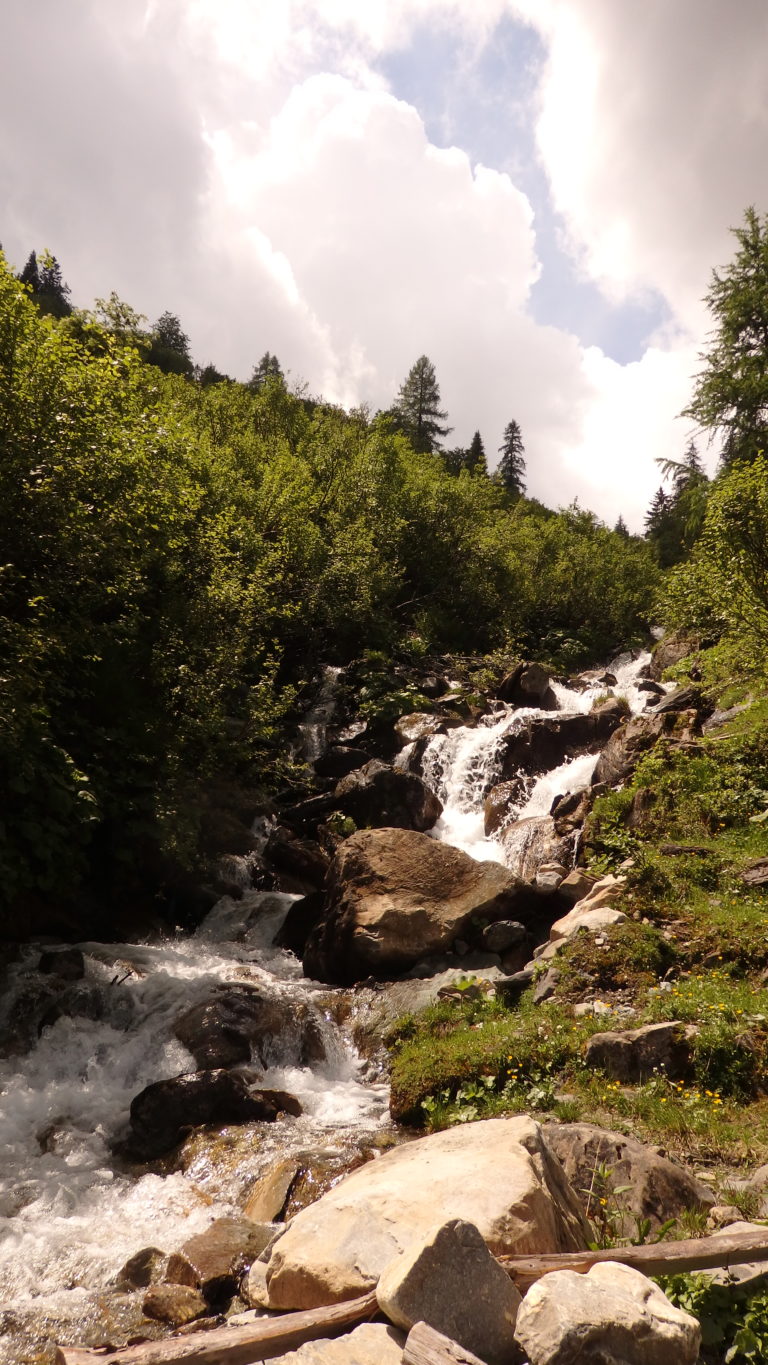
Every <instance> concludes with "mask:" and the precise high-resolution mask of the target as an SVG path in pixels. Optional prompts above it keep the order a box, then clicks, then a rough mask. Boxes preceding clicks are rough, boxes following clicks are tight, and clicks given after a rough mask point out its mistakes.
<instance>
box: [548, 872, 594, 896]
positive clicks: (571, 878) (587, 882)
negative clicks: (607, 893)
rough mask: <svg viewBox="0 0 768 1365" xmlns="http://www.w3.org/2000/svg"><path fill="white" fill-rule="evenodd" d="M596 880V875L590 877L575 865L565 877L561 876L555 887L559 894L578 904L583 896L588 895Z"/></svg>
mask: <svg viewBox="0 0 768 1365" xmlns="http://www.w3.org/2000/svg"><path fill="white" fill-rule="evenodd" d="M596 881H597V877H591V876H590V874H589V873H588V872H584V871H583V870H582V869H581V868H580V867H575V868H574V869H573V871H572V872H569V873H568V876H567V877H563V880H562V881H561V883H560V885H559V887H558V888H557V889H558V891H559V892H560V895H561V896H564V897H565V898H566V899H567V900H569V901H573V902H574V904H578V902H579V901H581V900H583V899H584V897H585V896H588V895H589V893H590V891H591V890H592V888H593V886H594V885H595V883H596Z"/></svg>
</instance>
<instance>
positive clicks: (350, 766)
mask: <svg viewBox="0 0 768 1365" xmlns="http://www.w3.org/2000/svg"><path fill="white" fill-rule="evenodd" d="M370 757H371V755H370V754H367V753H366V752H365V750H364V749H355V748H353V747H352V745H351V744H339V745H336V746H334V747H332V748H330V749H326V750H325V753H323V754H321V755H320V757H319V758H316V759H315V764H314V767H315V772H316V773H317V775H318V777H332V778H333V779H334V781H336V782H338V780H339V778H340V777H346V775H347V773H353V772H354V771H355V768H362V767H363V765H364V764H366V763H367V762H368V760H369V758H370Z"/></svg>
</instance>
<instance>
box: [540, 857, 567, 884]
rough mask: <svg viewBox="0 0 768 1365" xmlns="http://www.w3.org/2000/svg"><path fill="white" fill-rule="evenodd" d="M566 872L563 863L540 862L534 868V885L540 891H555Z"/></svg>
mask: <svg viewBox="0 0 768 1365" xmlns="http://www.w3.org/2000/svg"><path fill="white" fill-rule="evenodd" d="M566 872H567V868H566V867H565V866H564V865H563V863H540V864H539V866H538V868H537V869H536V878H535V880H536V885H537V886H538V887H539V889H540V890H541V891H557V889H558V887H559V886H560V883H561V882H562V881H563V879H564V877H565V875H566Z"/></svg>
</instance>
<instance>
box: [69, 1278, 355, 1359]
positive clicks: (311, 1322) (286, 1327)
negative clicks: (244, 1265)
mask: <svg viewBox="0 0 768 1365" xmlns="http://www.w3.org/2000/svg"><path fill="white" fill-rule="evenodd" d="M377 1312H378V1304H377V1302H376V1295H375V1294H363V1295H362V1296H361V1297H360V1298H357V1299H349V1300H347V1302H346V1303H335V1304H332V1305H331V1307H330V1308H310V1309H308V1310H307V1311H306V1312H302V1313H282V1314H281V1315H280V1316H279V1317H273V1318H261V1319H260V1320H259V1321H258V1322H254V1323H252V1324H251V1325H250V1326H248V1327H214V1328H211V1329H210V1330H209V1331H207V1332H206V1331H203V1332H192V1333H191V1334H190V1335H189V1336H185V1337H169V1338H167V1339H166V1340H165V1341H145V1342H143V1344H142V1345H141V1346H125V1347H123V1348H121V1349H120V1350H118V1351H103V1350H95V1351H94V1350H83V1349H81V1348H79V1347H74V1346H64V1347H62V1348H61V1350H62V1354H63V1357H64V1362H65V1365H252V1362H255V1361H260V1360H271V1359H272V1358H273V1356H280V1355H283V1353H284V1352H285V1351H292V1350H294V1349H295V1347H297V1346H301V1345H302V1343H303V1342H305V1341H313V1340H314V1339H315V1338H317V1337H335V1336H338V1335H339V1334H340V1333H342V1332H345V1331H346V1330H347V1328H349V1327H354V1326H355V1325H356V1324H357V1323H359V1322H365V1321H366V1320H367V1319H368V1318H372V1317H374V1316H375V1314H376V1313H377Z"/></svg>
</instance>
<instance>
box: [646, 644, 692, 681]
mask: <svg viewBox="0 0 768 1365" xmlns="http://www.w3.org/2000/svg"><path fill="white" fill-rule="evenodd" d="M698 648H699V639H698V637H697V636H694V635H678V634H674V633H673V634H671V635H665V636H664V638H663V639H662V640H659V643H658V644H657V645H656V647H655V648H654V651H653V654H652V655H651V662H650V665H649V667H648V673H649V675H650V677H651V678H652V679H653V680H654V681H655V682H660V681H661V679H662V678H663V677H664V674H665V673H666V671H667V669H668V668H674V666H675V664H679V663H680V660H681V659H685V658H687V657H688V655H689V654H693V653H694V652H695V650H697V649H698Z"/></svg>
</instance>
